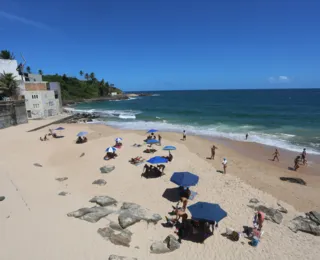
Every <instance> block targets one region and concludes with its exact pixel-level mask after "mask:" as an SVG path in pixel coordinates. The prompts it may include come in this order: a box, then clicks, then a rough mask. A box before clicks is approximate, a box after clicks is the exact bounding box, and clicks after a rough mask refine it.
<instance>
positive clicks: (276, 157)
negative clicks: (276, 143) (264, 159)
mask: <svg viewBox="0 0 320 260" xmlns="http://www.w3.org/2000/svg"><path fill="white" fill-rule="evenodd" d="M279 156H280V153H279V151H278V149H276V151H275V152H274V154H273V160H272V161H274V160H275V159H277V160H278V162H279Z"/></svg>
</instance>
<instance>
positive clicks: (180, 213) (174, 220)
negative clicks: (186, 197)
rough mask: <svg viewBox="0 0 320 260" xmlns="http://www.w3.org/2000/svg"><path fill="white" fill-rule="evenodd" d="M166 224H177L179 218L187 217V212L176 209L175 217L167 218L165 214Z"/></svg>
mask: <svg viewBox="0 0 320 260" xmlns="http://www.w3.org/2000/svg"><path fill="white" fill-rule="evenodd" d="M165 218H166V221H167V224H168V225H171V226H175V225H176V224H177V222H179V220H180V218H182V219H188V214H187V213H185V212H184V211H181V210H180V211H177V212H176V217H175V218H171V219H170V218H168V217H167V216H165Z"/></svg>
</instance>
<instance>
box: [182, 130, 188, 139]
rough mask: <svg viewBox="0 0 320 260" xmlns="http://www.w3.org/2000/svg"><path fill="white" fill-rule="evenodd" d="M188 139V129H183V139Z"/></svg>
mask: <svg viewBox="0 0 320 260" xmlns="http://www.w3.org/2000/svg"><path fill="white" fill-rule="evenodd" d="M186 140H187V133H186V130H183V133H182V141H186Z"/></svg>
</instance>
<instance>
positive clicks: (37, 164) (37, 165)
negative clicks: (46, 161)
mask: <svg viewBox="0 0 320 260" xmlns="http://www.w3.org/2000/svg"><path fill="white" fill-rule="evenodd" d="M33 165H34V166H36V167H43V166H42V165H41V164H40V163H34V164H33Z"/></svg>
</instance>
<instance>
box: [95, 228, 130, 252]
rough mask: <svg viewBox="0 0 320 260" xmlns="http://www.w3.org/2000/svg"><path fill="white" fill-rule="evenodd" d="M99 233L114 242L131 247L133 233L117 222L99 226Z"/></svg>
mask: <svg viewBox="0 0 320 260" xmlns="http://www.w3.org/2000/svg"><path fill="white" fill-rule="evenodd" d="M98 233H99V234H100V235H101V236H102V237H103V238H104V239H106V240H108V241H110V242H111V243H112V244H115V245H121V246H126V247H130V242H131V236H132V233H131V232H130V231H129V230H127V229H123V228H122V227H121V226H120V225H119V224H117V223H115V222H111V223H110V225H109V226H108V227H105V228H99V229H98Z"/></svg>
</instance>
